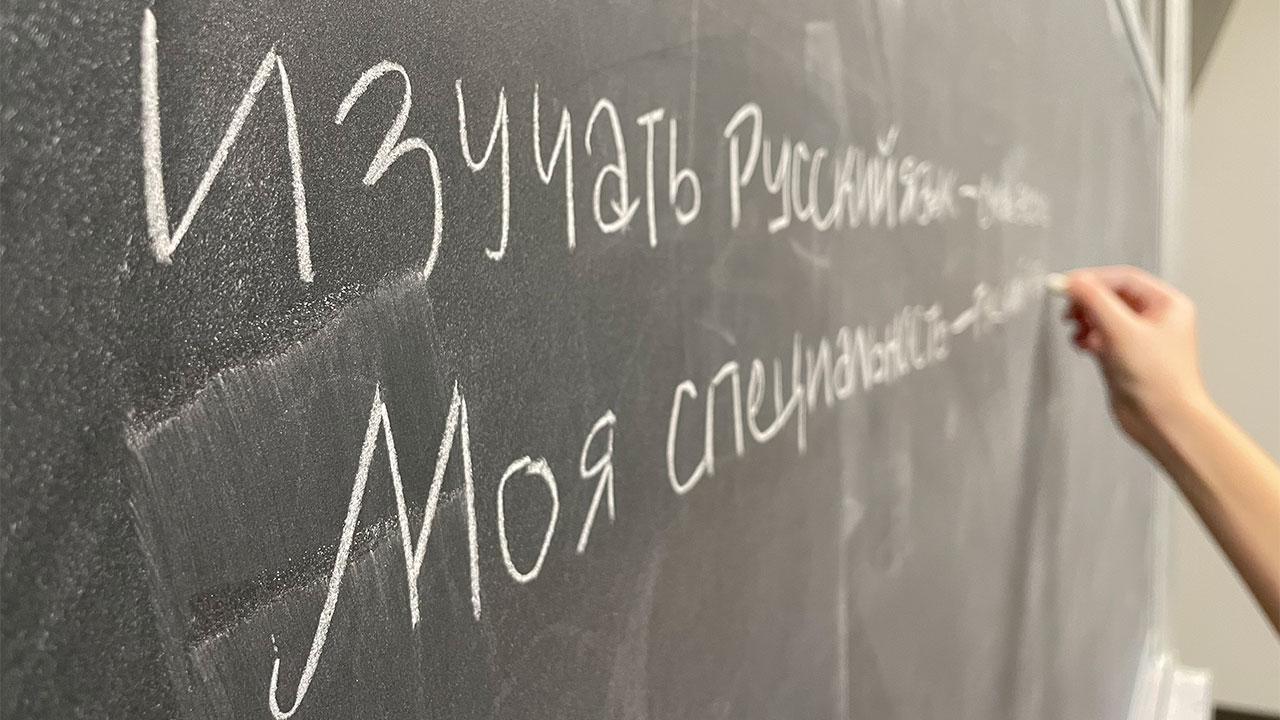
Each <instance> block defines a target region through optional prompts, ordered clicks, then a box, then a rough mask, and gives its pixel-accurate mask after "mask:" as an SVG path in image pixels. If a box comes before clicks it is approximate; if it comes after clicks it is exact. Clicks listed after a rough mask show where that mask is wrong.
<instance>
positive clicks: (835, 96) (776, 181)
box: [0, 0, 1159, 720]
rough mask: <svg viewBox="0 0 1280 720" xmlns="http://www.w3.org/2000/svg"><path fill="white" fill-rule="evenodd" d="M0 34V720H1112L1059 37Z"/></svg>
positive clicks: (277, 8)
mask: <svg viewBox="0 0 1280 720" xmlns="http://www.w3.org/2000/svg"><path fill="white" fill-rule="evenodd" d="M5 14H6V17H7V18H8V19H7V20H6V22H5V23H4V27H3V30H2V32H3V33H4V46H5V47H6V49H7V51H8V52H7V54H6V55H5V59H4V63H5V67H4V71H3V73H0V76H2V78H3V79H2V80H0V82H2V83H3V86H2V87H0V98H3V100H2V102H3V103H4V107H3V109H4V113H3V118H4V125H3V133H4V137H3V142H2V143H0V145H2V146H3V147H4V148H5V151H4V156H3V165H2V166H0V177H2V178H3V194H2V197H0V199H2V201H3V204H2V206H0V209H2V210H3V215H4V217H3V220H4V226H5V233H4V253H3V257H2V258H0V272H2V277H0V293H3V295H2V296H0V302H2V304H3V313H2V314H0V320H2V321H3V326H2V327H0V354H2V357H0V359H2V360H3V368H4V372H3V383H4V385H3V423H0V426H2V429H3V435H2V438H0V439H2V440H3V447H4V452H3V455H2V457H0V462H2V463H3V486H2V487H0V490H2V492H3V503H2V504H0V513H3V516H2V518H0V519H2V521H3V522H0V526H2V527H3V528H4V535H3V545H2V546H0V563H2V568H3V569H2V571H0V581H2V583H3V586H2V587H0V591H2V592H0V611H2V613H3V623H0V633H2V635H3V637H2V640H3V646H2V649H0V652H2V653H3V685H4V692H3V695H2V696H0V703H2V707H3V711H4V715H5V717H24V718H46V717H48V718H53V717H57V718H64V717H128V718H153V717H155V718H169V717H177V718H190V719H195V718H200V719H202V720H203V719H205V718H270V717H275V718H288V717H297V718H346V717H385V718H429V717H455V718H488V717H493V718H601V717H611V718H655V719H656V718H664V719H665V718H690V719H692V718H735V719H744V720H748V719H751V718H806V719H807V718H843V717H877V718H882V717H900V718H948V719H951V718H975V719H977V718H981V719H983V720H987V719H989V718H1005V717H1007V718H1013V717H1036V718H1082V717H1118V716H1121V715H1123V714H1124V712H1125V711H1126V710H1127V708H1128V703H1129V698H1130V695H1131V692H1132V689H1133V684H1134V677H1135V674H1136V671H1137V669H1138V666H1139V663H1140V662H1141V661H1142V657H1143V651H1144V642H1145V640H1146V638H1147V632H1148V630H1149V628H1150V627H1151V624H1152V623H1151V587H1152V566H1151V562H1150V558H1151V555H1152V547H1151V542H1150V541H1151V529H1150V524H1151V518H1152V505H1153V492H1152V485H1151V482H1150V474H1149V472H1148V471H1147V470H1146V467H1147V466H1146V463H1145V461H1144V460H1143V459H1142V458H1141V457H1139V456H1138V454H1137V453H1136V452H1135V451H1134V450H1133V449H1132V448H1131V447H1130V446H1128V445H1127V444H1126V443H1124V442H1122V441H1121V440H1120V439H1119V438H1118V437H1117V436H1116V435H1115V433H1114V432H1113V430H1112V429H1111V427H1110V424H1109V423H1108V422H1107V421H1106V420H1105V403H1104V400H1103V397H1102V393H1101V390H1100V387H1099V384H1098V380H1097V378H1096V376H1095V374H1094V372H1093V369H1092V368H1091V367H1090V365H1089V364H1088V362H1086V361H1085V360H1083V359H1081V358H1078V357H1076V356H1075V355H1074V354H1073V353H1072V352H1070V351H1069V350H1068V349H1067V345H1066V343H1065V341H1064V337H1063V330H1062V329H1061V328H1060V327H1059V325H1058V315H1059V314H1060V312H1061V309H1062V308H1061V307H1060V306H1059V305H1055V304H1054V301H1053V300H1052V299H1050V298H1048V297H1046V295H1045V293H1044V291H1043V289H1042V288H1043V285H1042V280H1043V277H1044V274H1045V273H1046V272H1047V271H1050V270H1053V269H1060V268H1068V267H1075V266H1080V265H1086V264H1095V263H1103V262H1130V263H1136V264H1140V265H1144V266H1147V267H1153V266H1154V264H1155V263H1156V260H1157V252H1156V242H1155V235H1156V226H1157V220H1158V217H1159V208H1158V206H1157V200H1156V197H1157V190H1158V185H1159V183H1158V182H1157V178H1158V173H1157V160H1156V157H1157V155H1156V150H1157V143H1158V138H1159V131H1158V120H1157V115H1156V113H1155V111H1154V109H1153V106H1152V103H1151V99H1150V96H1149V94H1148V93H1147V91H1146V89H1145V88H1144V85H1143V83H1142V80H1141V76H1140V73H1139V72H1138V70H1137V65H1136V63H1135V62H1134V55H1133V51H1132V48H1131V46H1130V44H1129V42H1128V40H1127V38H1126V36H1125V34H1124V30H1123V25H1122V23H1120V22H1119V20H1118V18H1117V16H1116V15H1115V13H1114V6H1113V5H1112V4H1111V3H1110V2H1102V1H1097V2H1089V3H1080V4H1076V3H1070V4H1067V3H1059V2H1051V1H1049V0H1044V1H1041V2H1031V1H1028V2H1012V1H1008V0H967V1H965V2H954V3H943V4H929V5H928V6H925V5H920V4H913V3H898V2H871V1H867V2H844V1H841V2H829V1H824V0H806V1H804V2H788V3H776V2H745V3H727V2H719V1H716V0H693V1H692V2H664V1H657V2H639V1H636V2H616V3H609V4H605V5H602V4H599V3H594V2H586V1H581V2H579V1H575V0H524V1H521V2H502V1H499V0H474V1H470V2H463V1H458V2H446V3H411V2H399V1H397V0H377V1H375V2H368V3H350V2H342V1H341V0H324V1H322V2H310V1H308V2H301V1H292V2H274V3H257V2H252V1H251V0H209V1H200V0H163V1H161V2H156V3H154V4H151V5H148V4H144V3H139V2H126V3H117V4H112V5H105V6H104V5H101V4H90V3H77V2H71V1H63V0H55V1H54V2H46V3H40V4H35V3H18V4H14V5H12V6H7V7H6V10H5ZM570 176H572V177H570Z"/></svg>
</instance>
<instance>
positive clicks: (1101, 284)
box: [1067, 267, 1280, 632]
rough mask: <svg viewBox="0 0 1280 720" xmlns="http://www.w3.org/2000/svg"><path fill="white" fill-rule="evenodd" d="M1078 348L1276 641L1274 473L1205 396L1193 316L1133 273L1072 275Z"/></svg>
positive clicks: (1277, 497)
mask: <svg viewBox="0 0 1280 720" xmlns="http://www.w3.org/2000/svg"><path fill="white" fill-rule="evenodd" d="M1067 292H1068V294H1069V295H1070V297H1071V299H1072V302H1073V305H1072V308H1071V311H1070V312H1069V316H1070V317H1071V318H1072V319H1074V320H1075V322H1076V324H1077V331H1076V336H1075V343H1076V345H1078V346H1079V347H1080V348H1081V349H1083V350H1085V351H1087V352H1089V353H1091V354H1093V355H1094V356H1095V357H1096V358H1097V360H1098V364H1099V367H1100V368H1101V370H1102V374H1103V378H1104V379H1105V380H1106V383H1107V389H1108V392H1109V396H1110V401H1111V408H1112V412H1113V413H1114V414H1115V417H1116V421H1117V423H1118V424H1119V425H1120V427H1121V428H1122V429H1123V430H1124V431H1125V432H1126V433H1127V434H1128V435H1129V436H1130V437H1131V438H1133V439H1134V440H1135V441H1136V442H1137V443H1138V444H1139V445H1141V446H1142V447H1144V448H1145V449H1146V450H1147V451H1148V452H1149V453H1150V454H1151V456H1152V457H1154V458H1155V459H1156V461H1157V462H1159V463H1160V464H1161V465H1162V466H1163V467H1164V469H1165V471H1166V472H1167V473H1168V474H1169V476H1170V477H1171V478H1172V479H1173V481H1174V482H1175V483H1177V485H1178V488H1179V489H1180V490H1181V491H1182V493H1183V495H1185V496H1186V498H1187V500H1188V501H1189V502H1190V503H1191V506H1192V508H1193V509H1194V510H1195V511H1196V514H1197V515H1199V516H1200V519H1201V521H1203V522H1204V524H1205V526H1206V527H1208V529H1209V532H1210V533H1212V534H1213V537H1214V539H1216V540H1217V542H1218V544H1219V545H1221V546H1222V549H1223V550H1224V551H1225V552H1226V554H1227V558H1228V559H1230V560H1231V563H1232V564H1233V565H1234V566H1235V568H1236V571H1237V572H1239V573H1240V575H1241V577H1243V578H1244V581H1245V583H1246V584H1247V585H1248V586H1249V589H1250V591H1251V592H1252V593H1253V596H1254V598H1256V599H1257V601H1258V604H1259V605H1261V606H1262V609H1263V612H1265V613H1266V615H1267V618H1268V619H1269V620H1270V621H1271V625H1272V627H1273V628H1275V629H1276V631H1277V632H1280V467H1277V466H1276V463H1275V461H1274V460H1272V459H1271V458H1270V457H1268V456H1267V454H1266V453H1265V452H1264V451H1263V450H1262V448H1260V447H1258V445H1257V444H1256V443H1255V442H1254V441H1253V440H1252V439H1250V438H1249V436H1248V435H1246V434H1245V433H1244V431H1242V430H1241V429H1240V428H1239V427H1238V426H1237V425H1236V424H1235V423H1234V422H1233V421H1232V420H1231V418H1230V417H1228V416H1227V415H1226V413H1224V412H1223V411H1222V410H1221V409H1219V408H1218V407H1217V405H1215V404H1214V402H1213V400H1212V399H1211V398H1210V397H1209V394H1208V392H1207V391H1206V390H1205V388H1204V384H1203V382H1202V380H1201V377H1200V368H1199V363H1198V361H1197V356H1196V335H1195V308H1194V307H1193V306H1192V304H1191V301H1190V300H1189V299H1187V298H1186V296H1184V295H1182V294H1181V293H1180V292H1178V291H1177V290H1175V289H1174V288H1172V287H1170V286H1168V285H1166V284H1165V283H1163V282H1161V281H1160V280H1157V279H1156V278H1153V277H1151V276H1150V275H1148V274H1146V273H1144V272H1142V271H1141V270H1138V269H1135V268H1129V267H1110V268H1094V269H1089V270H1081V271H1077V272H1075V273H1072V274H1071V276H1070V277H1069V281H1068V286H1067Z"/></svg>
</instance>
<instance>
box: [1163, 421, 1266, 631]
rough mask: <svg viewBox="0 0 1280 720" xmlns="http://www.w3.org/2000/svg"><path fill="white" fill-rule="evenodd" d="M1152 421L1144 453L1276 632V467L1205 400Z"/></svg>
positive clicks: (1238, 429)
mask: <svg viewBox="0 0 1280 720" xmlns="http://www.w3.org/2000/svg"><path fill="white" fill-rule="evenodd" d="M1156 417H1159V418H1160V419H1159V420H1158V421H1157V425H1158V427H1157V428H1156V431H1157V436H1158V441H1157V442H1156V443H1154V444H1153V446H1152V447H1151V448H1150V450H1151V451H1152V454H1153V455H1155V457H1156V459H1157V460H1158V461H1159V462H1160V464H1161V465H1163V466H1164V468H1165V470H1166V471H1167V472H1168V473H1169V475H1170V476H1171V477H1172V478H1173V480H1174V481H1175V482H1176V483H1177V485H1178V487H1179V489H1181V491H1182V493H1183V495H1185V496H1186V498H1187V500H1188V501H1189V502H1190V503H1191V506H1192V508H1194V509H1195V511H1196V514H1197V515H1199V516H1200V519H1201V520H1202V521H1203V522H1204V524H1205V526H1206V527H1208V529H1209V531H1210V532H1211V533H1212V534H1213V536H1214V538H1216V539H1217V541H1218V543H1219V544H1220V545H1221V546H1222V548H1223V550H1224V551H1225V552H1226V554H1227V557H1228V558H1229V559H1230V560H1231V562H1232V564H1233V565H1234V566H1235V567H1236V570H1237V571H1238V572H1239V573H1240V575H1241V577H1243V578H1244V581H1245V583H1246V584H1247V585H1248V586H1249V589H1250V590H1251V591H1252V592H1253V595H1254V597H1255V598H1257V600H1258V603H1259V604H1260V605H1261V606H1262V609H1263V612H1265V613H1266V615H1267V618H1268V619H1269V620H1270V621H1271V625H1272V627H1273V628H1275V629H1276V630H1277V632H1280V468H1278V467H1277V466H1276V463H1275V461H1274V460H1272V459H1271V458H1270V457H1268V455H1267V454H1266V452H1264V451H1263V450H1262V448H1260V447H1258V445H1257V444H1256V443H1254V442H1253V440H1252V439H1250V438H1249V436H1248V435H1247V434H1245V432H1244V431H1243V430H1241V429H1240V428H1239V427H1238V426H1237V425H1236V424H1235V423H1234V422H1233V421H1232V420H1231V419H1230V418H1229V417H1228V416H1227V415H1226V414H1225V413H1223V412H1222V411H1221V410H1220V409H1218V407H1217V406H1216V405H1214V404H1213V403H1212V401H1210V400H1209V399H1208V398H1207V397H1195V398H1190V399H1184V400H1180V401H1178V402H1177V405H1176V407H1171V408H1165V409H1162V411H1161V412H1160V413H1158V414H1157V415H1156Z"/></svg>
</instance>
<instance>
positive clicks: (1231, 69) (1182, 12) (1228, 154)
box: [1134, 0, 1280, 720]
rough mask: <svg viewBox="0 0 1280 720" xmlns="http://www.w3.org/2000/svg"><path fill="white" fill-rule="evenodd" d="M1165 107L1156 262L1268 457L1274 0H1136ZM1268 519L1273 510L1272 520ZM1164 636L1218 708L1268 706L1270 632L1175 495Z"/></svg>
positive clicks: (1279, 38) (1272, 397) (1274, 667)
mask: <svg viewBox="0 0 1280 720" xmlns="http://www.w3.org/2000/svg"><path fill="white" fill-rule="evenodd" d="M1134 10H1135V13H1134V14H1136V15H1137V16H1138V17H1139V18H1140V19H1141V22H1142V23H1143V25H1144V26H1145V30H1146V37H1147V38H1148V40H1149V41H1150V44H1151V47H1150V48H1149V54H1150V56H1151V57H1152V60H1153V62H1152V65H1153V72H1152V73H1151V74H1152V75H1153V76H1154V77H1155V78H1156V81H1155V84H1156V85H1157V86H1158V87H1159V88H1160V90H1159V91H1158V92H1161V93H1163V96H1164V98H1165V100H1166V102H1170V105H1169V107H1178V106H1179V105H1180V104H1182V103H1180V102H1179V99H1180V98H1181V99H1182V100H1184V101H1185V107H1186V112H1185V113H1184V114H1182V115H1181V116H1178V115H1177V114H1174V113H1169V114H1167V116H1166V117H1167V127H1166V129H1165V132H1166V135H1165V140H1166V142H1165V145H1166V152H1165V161H1166V163H1167V165H1166V167H1167V169H1168V170H1169V171H1170V172H1169V173H1168V174H1167V177H1168V182H1169V186H1168V187H1167V188H1166V193H1165V197H1166V200H1167V202H1166V210H1165V223H1166V228H1165V229H1166V232H1165V233H1164V237H1165V243H1164V247H1163V258H1164V259H1163V262H1164V265H1165V267H1164V272H1165V274H1166V275H1167V276H1168V277H1169V278H1170V279H1172V280H1173V281H1174V282H1175V283H1176V284H1177V285H1179V286H1180V287H1181V288H1183V289H1184V290H1185V291H1186V292H1187V293H1188V294H1189V295H1191V296H1192V298H1194V299H1195V301H1196V304H1197V306H1198V308H1199V311H1200V332H1201V335H1200V342H1201V351H1202V357H1203V363H1204V373H1205V376H1206V380H1207V383H1208V385H1209V388H1210V390H1211V391H1212V392H1213V394H1214V395H1215V396H1216V397H1217V398H1218V401H1219V402H1220V403H1221V404H1222V406H1223V407H1224V408H1226V410H1227V411H1228V412H1230V413H1231V414H1232V415H1233V416H1235V418H1236V419H1237V420H1238V421H1239V423H1240V424H1241V425H1242V426H1244V428H1245V430H1247V431H1248V432H1249V433H1250V434H1252V435H1253V436H1254V437H1256V438H1257V439H1258V441H1259V442H1260V443H1261V444H1262V446H1263V447H1264V448H1266V450H1267V451H1268V452H1270V453H1271V454H1272V456H1280V2H1278V1H1277V0H1182V1H1179V2H1175V1H1174V0H1135V2H1134ZM1277 522H1280V519H1277ZM1168 534H1169V545H1168V552H1169V555H1168V558H1167V565H1168V571H1169V574H1168V586H1167V588H1166V589H1167V598H1166V600H1167V602H1166V604H1165V609H1166V617H1165V621H1166V622H1167V624H1168V626H1167V630H1168V633H1167V635H1168V638H1169V641H1170V643H1171V644H1172V646H1173V647H1172V650H1173V652H1174V653H1175V655H1176V656H1177V658H1178V660H1179V662H1181V663H1183V664H1185V665H1188V666H1192V667H1201V668H1205V669H1207V670H1209V671H1211V672H1212V683H1213V697H1214V702H1215V705H1216V707H1217V709H1218V713H1217V716H1218V717H1219V718H1223V719H1224V720H1225V719H1228V718H1255V717H1261V718H1277V717H1280V639H1277V637H1276V635H1275V633H1274V632H1273V631H1272V630H1271V628H1270V627H1269V626H1268V624H1267V622H1266V620H1265V619H1264V618H1263V616H1262V614H1261V612H1260V611H1259V610H1258V608H1257V606H1256V605H1255V604H1254V602H1253V601H1252V600H1251V599H1250V597H1249V595H1248V594H1247V593H1246V591H1245V589H1244V586H1243V584H1242V583H1241V581H1240V580H1239V578H1238V577H1237V576H1236V574H1235V573H1234V572H1233V571H1232V570H1231V568H1230V567H1229V566H1228V565H1227V563H1226V560H1225V558H1224V557H1223V555H1222V552H1221V551H1220V550H1219V549H1218V548H1217V546H1216V545H1214V544H1213V543H1212V542H1211V541H1210V539H1209V538H1208V536H1207V535H1206V533H1205V531H1204V528H1203V527H1202V526H1201V525H1200V523H1199V521H1198V520H1197V519H1196V518H1195V517H1194V516H1193V515H1192V514H1191V512H1190V511H1189V510H1188V508H1187V506H1186V505H1185V503H1184V502H1183V501H1182V499H1181V498H1178V497H1172V498H1171V499H1170V512H1169V518H1168Z"/></svg>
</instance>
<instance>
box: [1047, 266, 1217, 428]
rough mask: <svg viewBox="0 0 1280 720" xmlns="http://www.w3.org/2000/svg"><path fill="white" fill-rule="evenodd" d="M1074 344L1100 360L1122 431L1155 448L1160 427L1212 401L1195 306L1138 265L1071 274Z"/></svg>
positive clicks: (1069, 290)
mask: <svg viewBox="0 0 1280 720" xmlns="http://www.w3.org/2000/svg"><path fill="white" fill-rule="evenodd" d="M1066 292H1067V295H1068V296H1069V297H1070V299H1071V303H1072V304H1071V307H1070V309H1069V310H1068V311H1067V315H1066V318H1067V319H1068V320H1073V321H1074V322H1075V323H1076V333H1075V337H1074V342H1075V344H1076V346H1077V347H1079V348H1080V349H1082V350H1084V351H1085V352H1088V353H1090V354H1092V355H1093V356H1094V357H1095V358H1097V360H1098V365H1099V367H1100V368H1101V370H1102V375H1103V378H1104V379H1105V381H1106V384H1107V390H1108V394H1109V397H1110V403H1111V410H1112V413H1113V414H1114V415H1115V418H1116V421H1117V422H1118V423H1119V425H1120V427H1121V428H1122V429H1123V430H1124V431H1125V432H1126V433H1127V434H1128V435H1129V436H1130V437H1132V438H1133V439H1134V440H1135V441H1137V442H1138V443H1139V444H1141V445H1142V446H1144V447H1146V448H1147V449H1148V450H1152V451H1154V449H1155V448H1154V447H1153V445H1154V444H1156V443H1157V442H1159V433H1160V425H1161V422H1162V420H1163V419H1165V418H1166V417H1168V416H1170V415H1173V414H1177V413H1178V412H1180V411H1181V410H1182V409H1183V408H1186V407H1191V406H1195V405H1196V404H1198V403H1201V402H1205V401H1207V400H1208V395H1207V393H1206V392H1205V389H1204V383H1203V381H1202V380H1201V376H1200V364H1199V361H1198V358H1197V353H1196V323H1195V307H1194V305H1193V304H1192V303H1191V300H1190V299H1189V298H1187V296H1186V295H1183V294H1182V293H1181V292H1179V291H1178V290H1177V289H1176V288H1174V287H1172V286H1170V285H1168V284H1166V283H1164V282H1163V281H1161V280H1159V279H1158V278H1155V277H1152V276H1151V275H1149V274H1147V273H1146V272H1143V271H1142V270H1139V269H1137V268H1133V267H1126V266H1117V267H1099V268H1086V269H1083V270H1077V271H1075V272H1073V273H1071V274H1070V275H1068V276H1067V287H1066Z"/></svg>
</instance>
